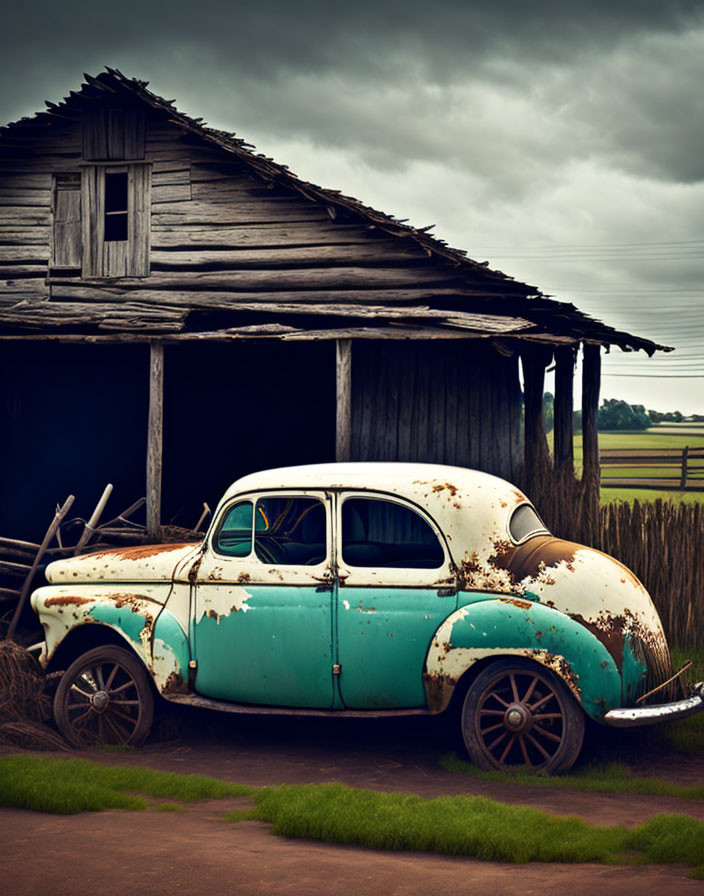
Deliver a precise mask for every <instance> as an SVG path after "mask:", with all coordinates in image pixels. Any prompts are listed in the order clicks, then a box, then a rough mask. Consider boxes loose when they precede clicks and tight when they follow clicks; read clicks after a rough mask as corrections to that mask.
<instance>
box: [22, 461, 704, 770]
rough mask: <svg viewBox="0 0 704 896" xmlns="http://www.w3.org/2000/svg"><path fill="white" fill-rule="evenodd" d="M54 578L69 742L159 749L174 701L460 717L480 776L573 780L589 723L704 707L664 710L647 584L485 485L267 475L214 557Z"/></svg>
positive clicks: (242, 487) (52, 641)
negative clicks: (569, 775) (494, 771)
mask: <svg viewBox="0 0 704 896" xmlns="http://www.w3.org/2000/svg"><path fill="white" fill-rule="evenodd" d="M46 576H47V579H48V581H49V582H50V583H51V584H50V585H49V586H46V587H43V588H40V589H38V590H37V591H35V592H34V594H33V596H32V606H33V607H34V610H35V611H36V612H37V613H38V615H39V618H40V620H41V624H42V626H43V630H44V632H45V638H46V641H45V644H44V646H43V650H42V655H41V662H42V664H43V665H44V666H45V668H48V669H50V670H51V669H54V670H64V669H65V670H66V671H65V672H64V674H63V676H62V677H61V679H60V682H59V685H58V688H57V691H56V696H55V702H54V712H55V717H56V722H57V725H58V727H59V729H60V730H61V732H62V733H63V734H64V736H65V737H66V738H67V740H69V741H70V742H71V743H72V744H74V745H81V744H86V743H94V742H105V743H131V744H138V743H140V742H142V741H143V740H144V739H145V738H146V736H147V734H148V732H149V729H150V726H151V723H152V718H153V711H154V702H155V697H156V696H158V695H160V696H161V697H162V698H164V699H165V700H168V701H172V702H177V703H181V704H183V703H185V704H191V705H194V706H206V707H213V708H217V709H223V710H228V711H231V712H249V713H251V712H269V713H276V712H279V713H301V714H307V715H311V714H316V715H326V716H332V715H345V716H360V717H369V716H372V715H391V714H434V713H440V712H443V711H444V710H446V709H447V708H448V707H450V706H454V707H456V708H458V709H461V730H462V735H463V738H464V742H465V744H466V747H467V750H468V752H469V755H470V757H471V758H472V760H473V761H474V762H476V763H477V764H478V765H480V766H483V767H485V768H499V769H504V768H509V767H515V766H522V767H526V768H532V769H541V770H543V771H546V772H557V771H560V770H566V769H568V768H569V767H570V766H571V765H572V763H573V762H574V761H575V759H576V758H577V755H578V754H579V751H580V748H581V745H582V738H583V733H584V726H585V719H587V717H588V718H591V719H594V720H596V721H597V722H601V723H604V724H606V725H622V726H623V725H637V724H646V723H650V722H655V721H659V720H662V719H665V718H675V717H679V716H683V715H688V714H691V713H693V712H697V711H699V710H701V709H702V708H703V707H704V686H702V685H701V684H699V685H696V686H694V688H693V689H692V690H691V692H690V693H689V695H687V694H682V695H680V699H679V700H677V701H676V702H669V703H668V702H666V701H667V699H669V697H666V696H664V695H665V694H666V693H667V686H668V679H670V678H671V677H672V670H671V667H670V656H669V651H668V647H667V643H666V640H665V637H664V634H663V630H662V626H661V624H660V620H659V618H658V614H657V612H656V611H655V609H654V607H653V604H652V602H651V600H650V598H649V596H648V594H647V592H646V590H645V589H644V587H643V586H642V585H641V583H640V582H639V581H638V579H637V578H636V577H635V576H634V575H633V573H631V572H630V571H629V570H628V569H626V568H625V567H624V566H622V565H621V564H620V563H618V562H617V561H616V560H614V559H612V558H611V557H608V556H606V555H605V554H602V553H600V552H599V551H596V550H592V549H591V548H587V547H583V546H581V545H579V544H574V543H571V542H567V541H562V540H560V539H557V538H554V537H552V536H551V535H550V533H549V532H548V531H547V529H546V528H545V526H544V524H543V523H542V521H541V520H540V517H539V516H538V514H537V513H536V511H535V509H534V508H533V506H532V505H531V503H530V501H529V500H528V499H527V498H526V496H525V495H524V494H523V493H522V492H521V491H519V490H518V489H517V488H515V487H513V486H512V485H510V484H509V483H507V482H504V481H503V480H501V479H497V478H496V477H493V476H489V475H487V474H485V473H479V472H475V471H472V470H466V469H460V468H456V467H447V466H437V465H430V464H402V463H350V464H322V465H316V466H301V467H291V468H285V469H278V470H268V471H264V472H260V473H254V474H252V475H249V476H245V477H244V478H243V479H240V480H239V481H238V482H236V483H235V484H234V485H233V486H232V487H231V488H230V489H229V490H228V491H227V493H226V494H225V496H224V497H223V499H222V501H221V502H220V504H219V506H218V508H217V511H216V512H215V514H214V516H213V520H212V524H211V526H210V529H209V531H208V533H207V535H206V537H205V538H204V539H203V541H202V542H201V543H196V544H158V545H153V546H140V547H129V548H121V549H116V550H106V551H100V552H98V553H93V554H88V555H83V556H80V557H77V558H73V559H68V560H61V561H58V562H55V563H52V564H51V565H50V566H49V567H48V568H47V572H46ZM663 686H666V687H663ZM653 690H654V691H655V693H654V694H652V695H650V694H649V692H651V691H653ZM643 697H645V698H646V699H645V700H644V699H642V698H643ZM649 701H650V702H649ZM653 702H654V703H655V704H656V705H653Z"/></svg>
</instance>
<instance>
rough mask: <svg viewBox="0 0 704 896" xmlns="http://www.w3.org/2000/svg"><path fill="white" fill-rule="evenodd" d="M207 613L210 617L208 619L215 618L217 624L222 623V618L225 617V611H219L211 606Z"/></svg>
mask: <svg viewBox="0 0 704 896" xmlns="http://www.w3.org/2000/svg"><path fill="white" fill-rule="evenodd" d="M205 615H206V616H207V617H208V619H214V620H215V621H216V622H217V624H218V625H220V620H221V619H222V618H223V616H224V613H218V611H217V610H213V609H212V608H211V609H210V610H208V612H207V613H206V614H205Z"/></svg>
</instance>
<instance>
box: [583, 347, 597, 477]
mask: <svg viewBox="0 0 704 896" xmlns="http://www.w3.org/2000/svg"><path fill="white" fill-rule="evenodd" d="M600 351H601V349H600V346H598V345H585V346H584V361H583V365H582V457H583V465H584V475H583V477H582V478H583V479H584V480H591V479H596V481H597V482H598V481H599V430H598V426H597V411H598V409H599V384H600V380H601V354H600Z"/></svg>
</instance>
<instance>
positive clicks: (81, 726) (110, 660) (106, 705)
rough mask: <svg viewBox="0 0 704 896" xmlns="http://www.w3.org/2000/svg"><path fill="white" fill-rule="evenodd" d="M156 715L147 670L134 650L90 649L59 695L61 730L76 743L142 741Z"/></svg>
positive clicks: (66, 676) (69, 673)
mask: <svg viewBox="0 0 704 896" xmlns="http://www.w3.org/2000/svg"><path fill="white" fill-rule="evenodd" d="M153 717H154V697H153V695H152V691H151V686H150V683H149V679H148V677H147V673H146V671H145V669H144V667H143V666H142V664H141V663H140V662H139V660H138V659H137V658H136V657H135V656H133V654H131V653H130V652H129V651H127V650H124V649H123V648H121V647H113V646H112V645H105V646H104V647H96V648H95V649H94V650H89V651H88V652H87V653H84V654H83V656H80V657H79V658H78V659H77V660H76V661H75V662H73V663H72V664H71V665H70V666H69V668H68V669H67V670H66V672H65V673H64V675H63V677H62V679H61V681H60V682H59V686H58V688H57V689H56V696H55V697H54V718H55V719H56V724H57V725H58V728H59V731H60V732H61V733H62V734H63V736H64V737H65V738H66V740H67V741H68V742H69V743H71V744H73V745H74V746H76V747H85V746H90V745H94V744H141V743H143V742H144V740H145V739H146V737H147V734H149V729H150V728H151V724H152V719H153Z"/></svg>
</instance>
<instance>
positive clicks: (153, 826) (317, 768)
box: [0, 712, 704, 896]
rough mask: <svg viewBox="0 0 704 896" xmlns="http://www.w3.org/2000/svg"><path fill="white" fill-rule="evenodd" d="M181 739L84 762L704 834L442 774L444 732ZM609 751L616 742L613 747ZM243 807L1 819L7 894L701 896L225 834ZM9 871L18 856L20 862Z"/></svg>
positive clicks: (668, 760)
mask: <svg viewBox="0 0 704 896" xmlns="http://www.w3.org/2000/svg"><path fill="white" fill-rule="evenodd" d="M178 720H179V722H178V726H177V729H176V732H175V733H177V734H178V735H179V736H178V738H177V739H173V740H169V741H165V742H161V743H152V744H148V745H147V746H146V747H144V748H143V749H142V750H139V751H133V752H129V753H114V752H105V751H94V752H88V753H84V754H82V755H84V756H86V757H87V758H93V759H96V760H98V761H100V762H104V763H110V764H113V763H114V764H127V765H132V764H139V765H146V766H149V767H152V768H156V769H161V770H164V771H178V772H184V773H187V772H199V773H202V774H208V775H212V776H214V777H218V778H224V779H227V780H232V781H239V782H242V783H247V784H252V785H263V784H270V783H281V782H286V783H291V784H295V783H308V782H319V781H331V780H336V781H342V782H344V783H346V784H350V785H353V786H358V787H371V788H375V789H379V790H388V791H392V790H406V791H412V792H415V793H419V794H421V795H423V796H434V795H437V794H445V793H449V794H458V793H473V794H484V795H486V796H490V797H493V798H495V799H499V800H503V801H505V802H512V803H522V804H526V805H531V806H535V807H537V808H543V809H545V810H547V811H549V812H553V813H557V814H578V815H580V816H582V817H583V818H585V819H586V820H588V821H590V822H596V823H601V824H629V825H630V824H635V823H638V822H641V821H644V820H645V819H647V818H650V817H652V816H653V815H655V814H657V813H658V812H683V813H686V814H690V815H693V816H695V817H697V818H701V819H703V820H704V804H702V803H694V802H689V801H684V800H676V799H670V798H664V797H632V796H619V795H613V796H610V795H602V794H580V793H571V792H566V791H551V790H543V789H540V788H535V787H520V786H517V785H515V784H504V783H491V782H479V781H476V780H474V779H472V778H469V777H467V776H464V775H460V774H455V773H450V772H446V771H444V770H443V769H442V768H441V767H440V765H439V757H440V756H441V755H442V753H444V752H447V751H448V750H450V749H452V748H453V746H454V744H453V742H452V737H453V732H452V731H450V730H448V727H447V724H446V723H444V722H442V721H440V720H438V721H436V722H434V723H433V724H431V725H430V726H428V723H427V720H406V721H402V722H401V721H389V720H378V721H376V722H372V721H370V722H364V723H361V724H360V723H359V722H353V721H352V720H347V721H346V720H311V719H307V720H296V719H276V720H271V719H264V718H260V717H238V718H228V717H220V716H212V715H210V714H207V713H201V712H186V713H184V714H183V715H180V716H179V717H178ZM609 737H611V735H609V736H608V737H607V736H606V735H603V734H602V735H601V736H600V742H599V743H592V744H591V746H590V749H592V750H593V749H597V750H598V751H599V752H600V753H603V754H604V758H607V759H611V760H615V759H618V758H620V757H621V756H623V755H633V753H634V752H636V753H638V752H639V751H640V752H641V753H642V749H641V747H640V744H639V741H638V740H637V739H635V738H633V736H631V737H626V738H623V737H622V736H620V737H611V739H609ZM604 738H606V742H604ZM642 760H643V761H642V765H641V768H640V769H639V771H641V772H642V773H647V774H656V775H658V776H659V777H664V778H667V779H671V780H676V781H679V782H682V783H701V782H702V781H704V768H703V767H702V762H701V760H697V759H693V760H681V759H680V760H675V759H673V758H672V757H671V756H667V755H658V754H652V752H651V753H650V754H649V755H643V756H642ZM232 805H235V802H233V801H219V800H218V801H212V802H207V803H202V804H199V805H197V806H193V807H189V808H187V809H186V810H185V811H183V812H174V813H158V812H149V813H115V812H105V813H95V814H93V813H84V814H82V815H78V816H71V817H58V816H50V815H41V814H38V813H32V812H23V811H18V810H7V809H6V810H0V833H1V835H2V838H3V846H4V855H5V859H4V861H3V862H2V863H1V864H0V892H4V893H7V894H16V896H29V894H33V896H34V894H53V896H64V894H66V896H84V894H85V896H88V894H90V896H95V894H105V896H111V894H116V896H117V894H120V896H124V894H125V893H134V894H143V896H151V894H157V893H158V894H169V896H172V894H173V896H177V894H181V893H183V894H189V896H198V894H201V893H203V894H205V893H207V894H215V896H217V894H230V893H238V894H239V893H242V894H260V893H266V894H279V893H281V894H284V893H285V894H289V893H291V894H297V896H298V894H301V896H305V894H309V893H310V894H316V896H320V894H348V893H354V894H355V896H362V894H377V893H384V894H399V896H401V894H404V896H405V894H420V893H423V894H426V893H429V892H430V893H433V894H434V896H440V894H445V893H448V894H450V893H451V894H457V893H477V894H483V893H489V892H491V891H495V892H497V893H500V894H504V893H505V894H514V893H515V894H519V893H520V894H532V893H536V894H537V893H541V894H543V893H545V891H546V888H548V887H549V888H550V889H551V890H552V889H553V888H556V890H557V892H562V893H569V894H582V893H584V894H586V893H589V896H592V894H593V893H594V891H598V892H599V894H600V896H605V894H609V893H630V892H631V891H633V890H634V889H636V890H637V891H638V892H645V893H651V892H657V893H658V894H659V896H669V894H677V896H680V894H684V896H686V894H689V893H703V892H704V884H703V883H702V882H701V881H693V880H689V879H687V878H686V876H685V875H686V869H684V868H681V867H656V866H644V867H617V866H598V865H575V866H566V865H539V864H533V865H520V866H515V865H504V864H498V863H491V862H477V861H474V860H470V859H456V858H443V857H440V856H432V855H427V854H418V853H388V852H373V851H369V850H362V849H356V848H352V847H337V846H330V845H327V844H319V843H315V842H310V841H302V840H287V839H284V838H281V837H276V836H273V835H272V834H271V832H270V829H269V826H268V825H264V824H262V823H260V822H240V823H238V824H235V825H231V824H227V823H225V822H223V821H222V812H223V811H225V810H226V809H227V808H230V807H231V806H232ZM8 857H9V858H8Z"/></svg>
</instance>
